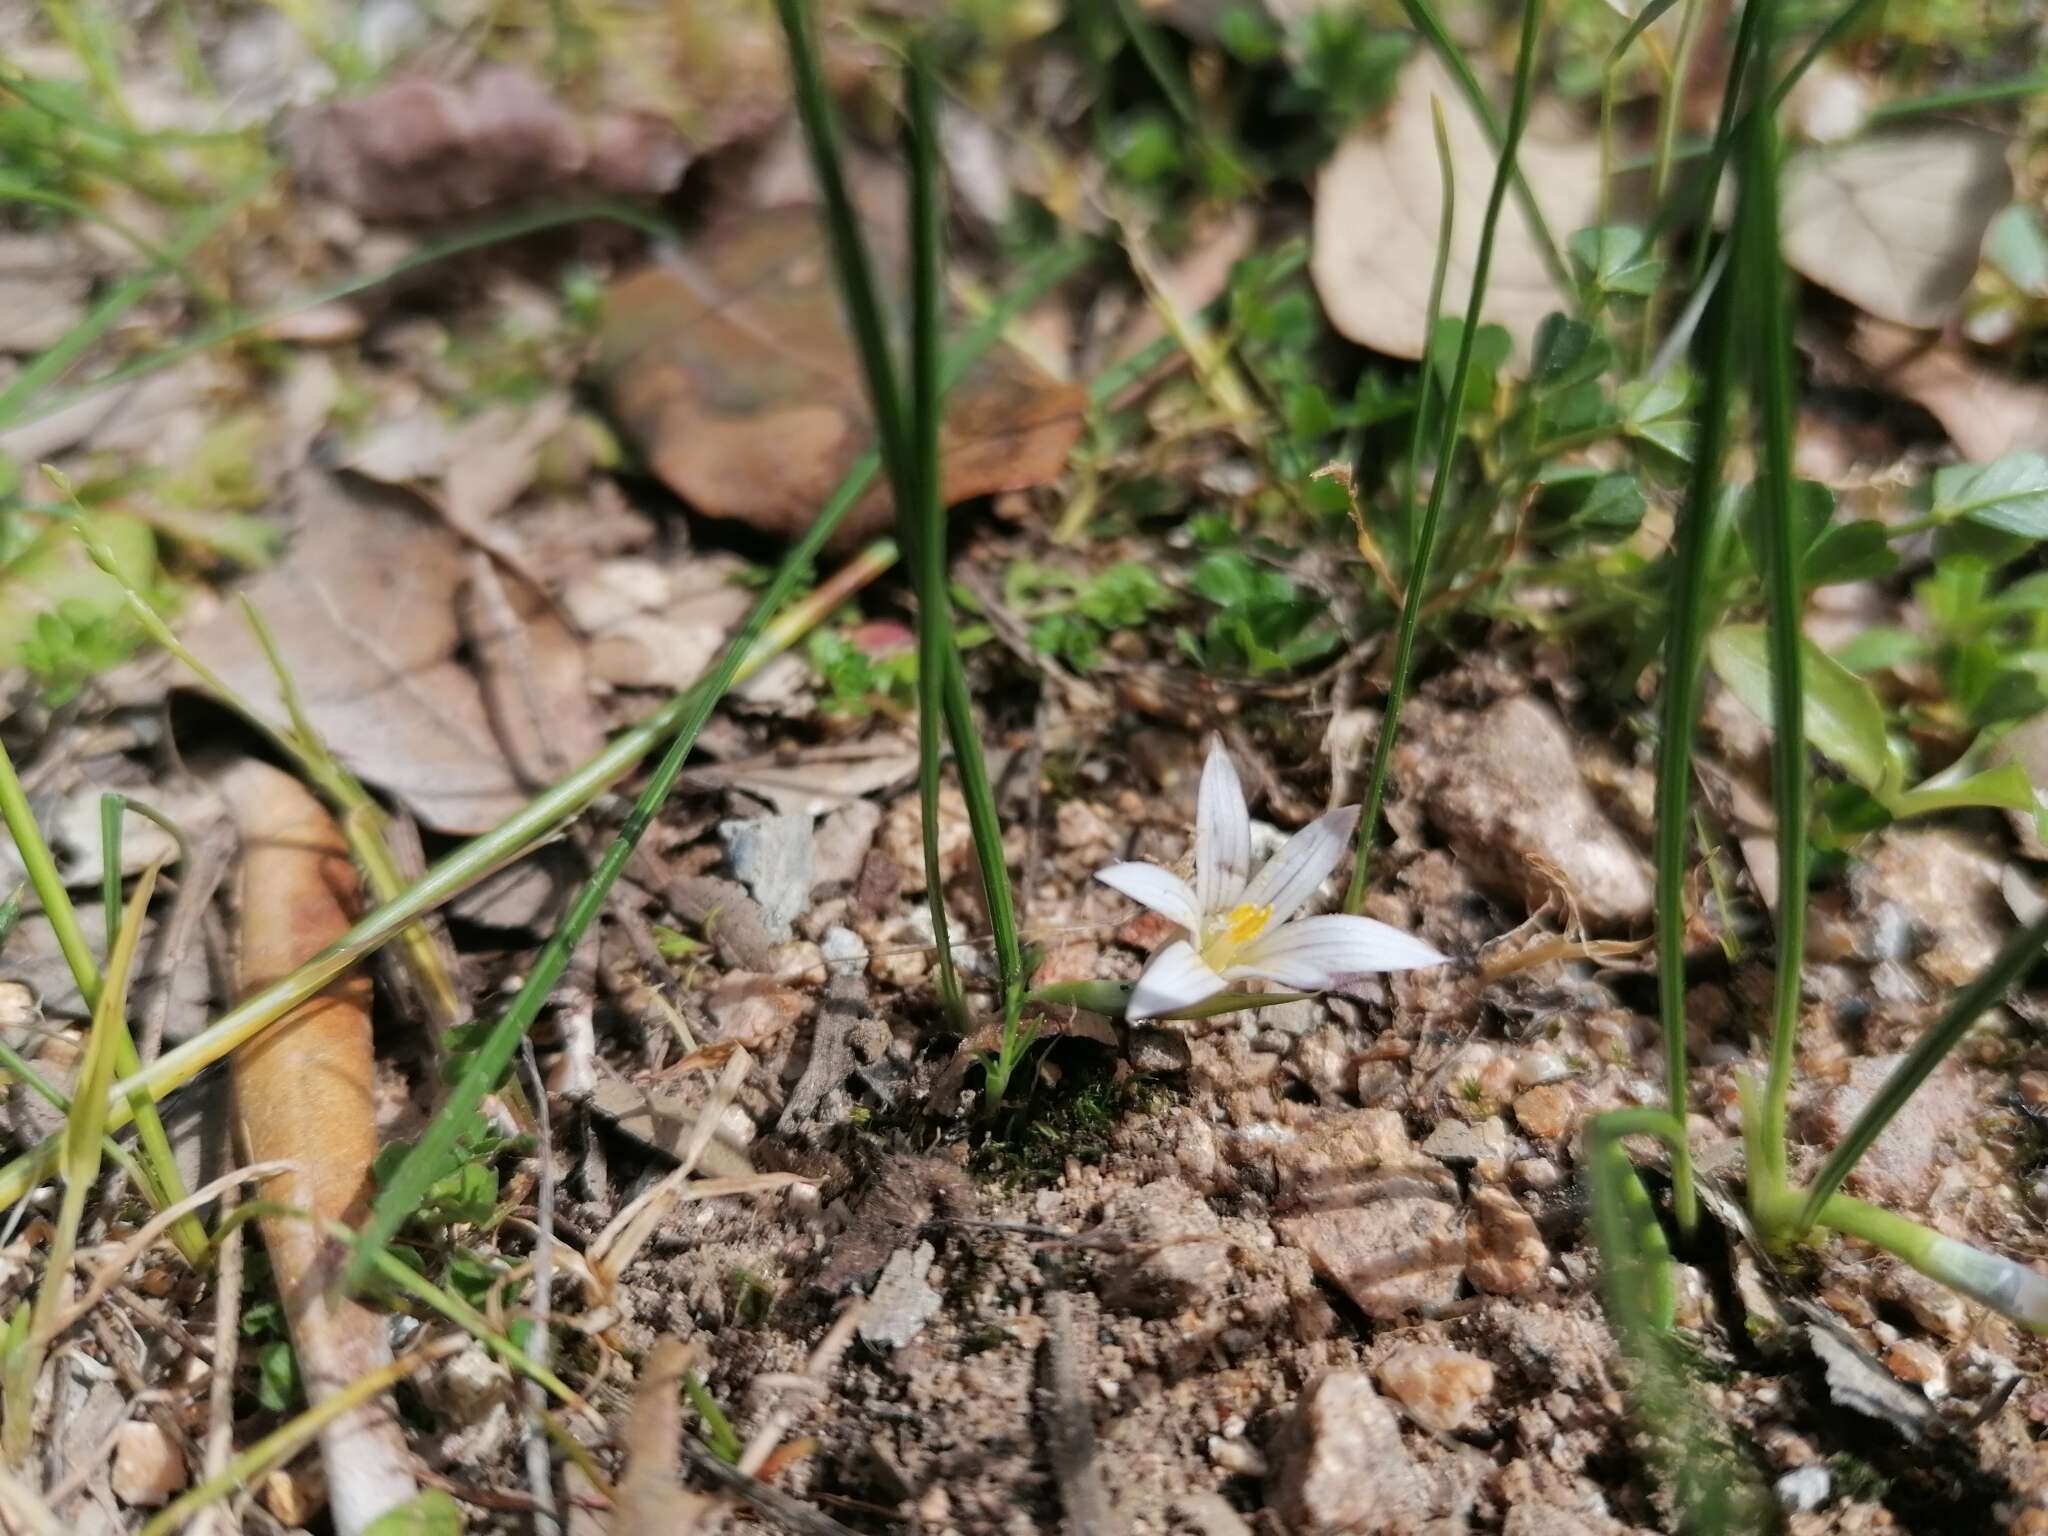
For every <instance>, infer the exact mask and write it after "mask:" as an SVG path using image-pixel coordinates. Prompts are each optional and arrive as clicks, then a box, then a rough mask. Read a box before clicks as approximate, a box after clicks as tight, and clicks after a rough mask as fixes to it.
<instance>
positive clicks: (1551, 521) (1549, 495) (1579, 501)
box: [1536, 465, 1649, 539]
mask: <svg viewBox="0 0 2048 1536" xmlns="http://www.w3.org/2000/svg"><path fill="white" fill-rule="evenodd" d="M1541 484H1542V489H1541V490H1540V491H1539V492H1538V493H1537V497H1536V515H1537V518H1538V533H1539V535H1542V534H1545V533H1547V534H1548V535H1549V536H1550V537H1556V536H1558V535H1561V534H1567V533H1584V534H1591V535H1596V536H1598V537H1600V538H1602V539H1620V538H1625V537H1626V536H1627V535H1629V534H1631V533H1634V532H1635V530H1636V528H1637V527H1638V526H1639V525H1640V524H1641V523H1642V520H1643V516H1644V514H1645V513H1646V512H1647V511H1648V510H1649V503H1648V502H1646V501H1645V500H1644V499H1643V489H1642V487H1641V486H1640V485H1638V484H1637V483H1636V477H1635V476H1634V475H1631V474H1628V473H1626V472H1624V471H1621V470H1616V471H1614V472H1612V473H1609V474H1602V473H1600V471H1598V470H1596V469H1591V468H1587V467H1585V466H1582V465H1572V466H1567V467H1564V468H1561V469H1558V470H1555V471H1551V472H1547V473H1546V474H1544V475H1543V476H1542V477H1541ZM1545 525H1550V526H1549V527H1547V528H1546V526H1545Z"/></svg>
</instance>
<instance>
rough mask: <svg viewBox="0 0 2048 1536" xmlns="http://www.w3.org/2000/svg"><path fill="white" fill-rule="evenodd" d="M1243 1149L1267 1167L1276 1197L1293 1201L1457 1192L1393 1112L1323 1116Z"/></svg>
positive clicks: (1333, 1202) (1318, 1204) (1349, 1201)
mask: <svg viewBox="0 0 2048 1536" xmlns="http://www.w3.org/2000/svg"><path fill="white" fill-rule="evenodd" d="M1246 1150H1247V1153H1248V1155H1250V1156H1251V1157H1253V1158H1255V1159H1256V1160H1257V1161H1258V1162H1259V1163H1260V1164H1261V1165H1263V1166H1264V1167H1266V1168H1268V1169H1270V1170H1271V1175H1272V1179H1273V1183H1274V1192H1275V1194H1276V1195H1277V1196H1279V1197H1280V1198H1281V1199H1282V1200H1283V1201H1285V1202H1287V1203H1290V1204H1293V1205H1297V1206H1309V1207H1313V1208H1317V1209H1322V1208H1326V1207H1332V1206H1339V1205H1359V1204H1363V1203H1366V1202H1369V1201H1374V1200H1377V1199H1379V1198H1380V1197H1381V1196H1383V1195H1388V1194H1401V1195H1406V1194H1420V1195H1431V1194H1435V1193H1437V1192H1438V1191H1441V1192H1442V1196H1443V1198H1444V1199H1447V1200H1448V1199H1453V1198H1455V1196H1456V1191H1457V1185H1456V1181H1455V1180H1454V1179H1453V1178H1452V1176H1451V1175H1450V1174H1449V1173H1448V1172H1446V1171H1445V1169H1444V1167H1443V1165H1442V1164H1441V1163H1439V1162H1437V1161H1436V1160H1435V1159H1434V1158H1428V1157H1424V1156H1423V1155H1422V1154H1421V1152H1419V1151H1418V1150H1417V1149H1416V1146H1415V1143H1414V1142H1412V1141H1410V1140H1409V1139H1408V1124H1407V1122H1406V1121H1405V1120H1403V1119H1402V1117H1401V1116H1400V1115H1399V1114H1398V1113H1396V1112H1395V1111H1394V1110H1391V1109H1354V1110H1340V1111H1333V1112H1329V1113H1325V1114H1322V1115H1319V1116H1317V1117H1316V1118H1315V1119H1314V1120H1312V1121H1310V1122H1309V1124H1308V1125H1307V1126H1305V1127H1303V1128H1302V1129H1301V1130H1300V1131H1299V1132H1292V1131H1287V1132H1282V1133H1281V1134H1280V1135H1279V1136H1278V1137H1275V1138H1271V1139H1269V1138H1267V1137H1265V1136H1261V1137H1259V1138H1258V1139H1257V1140H1256V1141H1250V1142H1248V1143H1247V1144H1246Z"/></svg>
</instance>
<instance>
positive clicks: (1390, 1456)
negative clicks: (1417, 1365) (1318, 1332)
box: [1272, 1371, 1433, 1536]
mask: <svg viewBox="0 0 2048 1536" xmlns="http://www.w3.org/2000/svg"><path fill="white" fill-rule="evenodd" d="M1275 1452H1276V1460H1277V1462H1278V1467H1277V1470H1276V1472H1275V1475H1274V1485H1273V1488H1272V1501H1273V1504H1274V1507H1275V1508H1276V1509H1277V1510H1278V1512H1279V1514H1280V1517H1281V1518H1282V1519H1283V1520H1285V1521H1286V1522H1287V1527H1288V1529H1289V1530H1291V1531H1293V1532H1295V1533H1296V1536H1339V1533H1340V1532H1358V1531H1368V1530H1370V1531H1400V1530H1408V1529H1411V1528H1413V1527H1414V1526H1416V1525H1419V1524H1420V1523H1421V1522H1422V1521H1423V1520H1425V1519H1427V1518H1428V1517H1429V1515H1430V1514H1431V1512H1432V1508H1431V1506H1432V1502H1433V1501H1432V1498H1431V1490H1430V1482H1429V1478H1428V1475H1427V1474H1426V1473H1424V1471H1423V1470H1422V1469H1421V1468H1420V1467H1418V1466H1417V1465H1416V1464H1415V1462H1414V1459H1413V1458H1412V1457H1410V1456H1409V1454H1408V1448H1407V1447H1406V1446H1405V1445H1403V1444H1402V1443H1401V1425H1400V1422H1399V1421H1398V1420H1397V1419H1396V1418H1395V1417H1394V1411H1393V1410H1392V1409H1391V1408H1389V1407H1388V1406H1387V1405H1386V1403H1384V1402H1383V1401H1381V1399H1380V1396H1379V1394H1378V1393H1377V1392H1375V1391H1374V1390H1373V1386H1372V1381H1371V1379H1370V1378H1368V1377H1367V1376H1366V1374H1365V1373H1364V1372H1363V1371H1332V1372H1330V1373H1329V1374H1327V1375H1325V1376H1322V1377H1320V1378H1319V1379H1317V1380H1316V1381H1315V1382H1313V1383H1311V1384H1310V1386H1309V1388H1308V1390H1307V1391H1306V1392H1304V1393H1303V1394H1302V1398H1301V1402H1300V1404H1299V1405H1298V1406H1297V1407H1296V1409H1295V1411H1294V1416H1293V1418H1292V1419H1290V1420H1289V1421H1288V1424H1287V1427H1286V1428H1285V1429H1283V1430H1282V1431H1281V1433H1280V1436H1279V1439H1278V1443H1277V1444H1276V1446H1275Z"/></svg>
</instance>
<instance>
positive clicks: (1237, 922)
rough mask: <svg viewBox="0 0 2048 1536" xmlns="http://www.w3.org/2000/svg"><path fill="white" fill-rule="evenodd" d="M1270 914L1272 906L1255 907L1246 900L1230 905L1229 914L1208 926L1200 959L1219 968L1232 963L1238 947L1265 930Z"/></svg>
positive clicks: (1270, 917) (1272, 912) (1270, 920)
mask: <svg viewBox="0 0 2048 1536" xmlns="http://www.w3.org/2000/svg"><path fill="white" fill-rule="evenodd" d="M1272 915H1274V909H1272V907H1255V905H1251V903H1249V901H1241V903H1239V905H1235V907H1231V911H1229V915H1225V918H1223V920H1221V922H1217V926H1214V928H1210V934H1208V942H1206V944H1204V946H1202V958H1204V961H1208V963H1210V965H1212V967H1217V969H1219V971H1221V969H1223V967H1227V965H1229V963H1231V958H1233V956H1235V954H1237V950H1241V948H1243V946H1245V944H1249V942H1251V940H1253V938H1257V936H1260V934H1264V932H1266V924H1270V922H1272Z"/></svg>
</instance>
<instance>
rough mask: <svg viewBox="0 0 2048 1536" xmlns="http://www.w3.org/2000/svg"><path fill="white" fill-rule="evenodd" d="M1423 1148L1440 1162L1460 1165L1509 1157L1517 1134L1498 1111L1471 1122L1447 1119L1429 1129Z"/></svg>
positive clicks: (1513, 1148)
mask: <svg viewBox="0 0 2048 1536" xmlns="http://www.w3.org/2000/svg"><path fill="white" fill-rule="evenodd" d="M1422 1150H1423V1151H1424V1152H1426V1153H1428V1154H1429V1155H1430V1156H1431V1157H1433V1158H1435V1159H1436V1160H1437V1161H1438V1162H1440V1163H1450V1164H1452V1165H1453V1166H1459V1165H1465V1164H1471V1163H1477V1162H1480V1161H1482V1160H1483V1159H1486V1158H1506V1157H1507V1156H1509V1154H1511V1153H1512V1152H1513V1151H1514V1150H1515V1138H1514V1135H1513V1134H1512V1133H1511V1132H1510V1131H1509V1130H1508V1128H1507V1126H1506V1124H1505V1123H1504V1122H1503V1121H1502V1120H1501V1118H1500V1117H1499V1116H1498V1115H1492V1116H1489V1117H1488V1118H1486V1119H1484V1120H1479V1121H1475V1122H1473V1123H1471V1124H1467V1123H1466V1122H1464V1121H1462V1120H1445V1121H1442V1122H1441V1123H1439V1124H1438V1126H1437V1128H1436V1129H1435V1130H1433V1131H1431V1132H1430V1133H1429V1139H1428V1140H1427V1141H1425V1142H1424V1143H1423V1144H1422Z"/></svg>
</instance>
